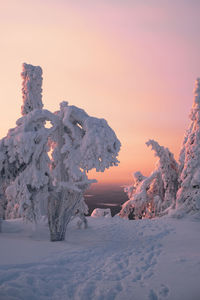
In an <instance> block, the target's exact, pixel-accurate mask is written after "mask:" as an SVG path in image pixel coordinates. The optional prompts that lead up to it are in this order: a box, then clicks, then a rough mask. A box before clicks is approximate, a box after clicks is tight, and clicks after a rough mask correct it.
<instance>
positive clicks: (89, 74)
mask: <svg viewBox="0 0 200 300" xmlns="http://www.w3.org/2000/svg"><path fill="white" fill-rule="evenodd" d="M180 8H181V9H180ZM199 9H200V3H197V1H193V0H191V2H190V3H186V1H181V0H178V1H176V3H169V2H168V1H164V2H162V3H160V2H159V1H155V2H152V3H149V4H147V3H146V1H143V0H142V1H139V2H138V3H137V4H136V2H134V1H126V3H125V2H124V1H122V0H120V1H116V2H115V1H111V0H109V1H105V0H102V1H101V2H99V1H97V0H94V1H90V0H86V1H84V4H83V3H82V2H81V1H79V0H78V1H77V2H73V3H72V2H71V3H68V1H64V0H58V1H51V0H46V1H44V2H42V1H39V0H35V1H25V0H13V1H1V3H0V34H1V40H0V46H1V71H0V85H1V88H0V104H1V106H0V108H1V110H0V119H1V127H0V136H1V137H3V136H5V135H6V134H7V131H8V129H9V128H12V127H14V126H15V121H16V120H17V119H18V118H19V117H20V108H21V104H22V100H21V78H20V72H21V65H22V63H23V62H27V63H31V64H33V65H40V66H41V67H42V69H43V102H44V107H45V108H47V109H49V110H51V111H56V110H57V109H58V108H59V103H60V102H61V101H63V100H65V101H68V102H69V104H70V105H76V106H78V107H81V108H83V109H84V110H85V111H86V112H87V113H88V114H89V115H91V116H95V117H99V118H105V119H106V120H107V121H108V124H109V125H110V126H111V127H112V128H113V129H114V131H115V132H116V135H117V136H118V138H119V140H120V141H121V143H122V148H121V152H120V155H119V160H120V164H119V166H118V167H113V168H110V169H109V170H106V171H105V172H104V173H103V174H101V173H99V174H98V173H97V174H96V173H95V172H94V171H92V172H90V173H89V177H91V178H96V179H97V180H98V181H99V183H103V182H105V183H120V184H126V183H127V184H129V183H130V182H131V181H132V175H131V174H132V173H133V172H136V171H138V170H140V171H141V172H142V173H144V175H148V174H149V173H151V172H152V171H153V170H154V166H155V163H156V160H157V159H156V158H155V157H154V156H153V152H152V151H151V150H150V149H148V148H147V147H146V145H145V142H146V141H147V140H148V139H155V140H157V141H158V142H159V144H160V145H163V146H165V147H168V148H169V149H170V150H171V151H172V152H173V153H174V155H175V157H176V159H178V155H179V151H180V147H181V144H182V141H183V136H184V131H185V129H186V128H187V125H188V122H189V121H188V114H189V111H190V108H191V106H192V99H193V95H192V90H193V83H194V81H195V79H196V77H198V76H200V60H199V53H200V41H199V32H198V31H199V30H198V28H200V19H199V17H198V12H199ZM175 12H176V13H175Z"/></svg>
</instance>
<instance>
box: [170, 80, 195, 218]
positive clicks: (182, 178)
mask: <svg viewBox="0 0 200 300" xmlns="http://www.w3.org/2000/svg"><path fill="white" fill-rule="evenodd" d="M190 119H191V122H190V125H189V128H188V130H187V131H186V134H185V137H184V141H183V146H182V149H181V152H180V157H179V161H180V168H179V184H180V187H179V190H178V193H177V202H176V213H175V214H174V215H175V216H179V217H181V216H183V215H185V214H199V213H200V79H197V80H196V83H195V89H194V102H193V106H192V110H191V113H190Z"/></svg>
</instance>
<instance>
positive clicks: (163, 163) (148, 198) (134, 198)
mask: <svg viewBox="0 0 200 300" xmlns="http://www.w3.org/2000/svg"><path fill="white" fill-rule="evenodd" d="M146 144H147V146H151V147H152V150H154V151H155V156H157V157H158V158H159V160H158V162H157V164H156V170H155V171H154V172H153V173H152V174H151V175H150V176H149V177H145V176H143V175H142V174H141V173H140V172H136V173H134V174H133V178H134V182H133V185H131V186H128V187H125V189H124V191H125V192H126V193H127V195H128V197H129V200H128V201H126V202H125V203H124V204H123V205H122V209H121V211H120V213H119V215H120V216H121V217H122V218H127V219H142V218H153V217H155V216H160V215H163V214H165V213H167V210H168V209H169V208H174V206H175V201H176V192H177V188H178V164H177V163H176V161H175V159H174V156H173V154H172V153H171V152H170V151H169V150H168V148H164V147H162V146H160V145H159V144H158V143H157V142H156V141H154V140H149V141H148V142H147V143H146Z"/></svg>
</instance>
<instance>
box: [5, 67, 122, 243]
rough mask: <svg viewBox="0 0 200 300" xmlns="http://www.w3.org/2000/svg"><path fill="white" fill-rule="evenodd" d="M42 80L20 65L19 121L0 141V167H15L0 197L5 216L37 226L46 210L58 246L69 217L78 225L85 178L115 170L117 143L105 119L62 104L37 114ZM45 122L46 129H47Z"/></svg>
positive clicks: (38, 70)
mask: <svg viewBox="0 0 200 300" xmlns="http://www.w3.org/2000/svg"><path fill="white" fill-rule="evenodd" d="M41 74H42V70H41V68H40V67H34V66H31V65H27V64H24V65H23V72H22V77H23V89H22V93H23V101H24V104H23V106H22V115H23V116H22V117H21V118H20V119H19V120H18V121H17V122H16V124H17V126H16V128H14V129H11V130H10V131H9V132H8V135H7V136H6V137H5V138H4V139H3V140H2V141H1V143H3V144H2V145H3V146H2V147H4V148H5V149H4V148H3V149H4V151H2V157H0V163H1V161H3V160H5V157H6V162H7V164H9V166H10V165H12V164H13V165H14V166H15V168H13V172H14V171H15V173H14V175H13V177H12V178H10V181H9V183H10V184H9V186H7V187H6V190H5V193H4V194H5V195H6V196H7V200H8V205H7V210H8V213H9V215H10V216H12V214H14V215H16V214H18V215H21V216H23V217H24V218H25V219H26V220H29V221H34V222H37V220H38V219H39V218H40V215H41V213H42V212H44V211H45V210H46V212H47V214H48V220H49V229H50V236H51V240H52V241H57V240H63V239H64V238H65V231H66V227H67V224H68V223H69V221H70V220H71V218H72V216H73V215H75V214H77V213H78V214H79V216H80V217H81V218H82V220H83V215H84V212H85V209H86V205H85V203H84V197H83V195H84V192H85V190H86V189H87V188H88V187H89V186H90V184H91V183H92V182H94V180H89V179H88V177H87V172H88V171H89V170H91V169H94V168H95V169H96V170H97V171H101V172H103V171H104V170H105V169H106V168H109V167H110V166H113V165H117V164H118V160H117V155H118V152H119V150H120V142H119V140H118V139H117V137H116V135H115V133H114V131H113V130H112V129H111V128H110V127H109V125H108V124H107V122H106V121H105V120H104V119H98V118H94V117H90V116H89V115H88V114H87V113H86V112H85V111H84V110H83V109H80V108H78V107H75V106H69V105H68V103H67V102H62V103H61V104H60V110H59V111H57V112H55V113H52V112H50V111H48V110H44V109H42V107H43V104H42V100H41V91H42V88H41V84H42V77H41ZM46 121H50V123H51V126H50V127H48V128H47V127H45V122H46ZM0 146H1V144H0ZM49 151H50V153H51V154H50V158H49ZM5 154H6V156H5ZM0 167H1V164H0ZM8 169H9V168H8ZM2 174H3V173H2ZM2 174H1V180H2ZM47 199H48V204H47ZM14 215H13V216H14ZM83 221H84V220H83Z"/></svg>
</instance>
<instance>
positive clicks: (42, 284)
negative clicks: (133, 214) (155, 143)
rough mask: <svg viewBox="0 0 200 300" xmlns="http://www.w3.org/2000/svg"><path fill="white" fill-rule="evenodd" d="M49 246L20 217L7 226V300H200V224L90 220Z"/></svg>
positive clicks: (1, 281)
mask: <svg viewBox="0 0 200 300" xmlns="http://www.w3.org/2000/svg"><path fill="white" fill-rule="evenodd" d="M87 219H88V225H89V227H88V229H86V230H84V229H77V226H76V222H77V221H76V219H74V220H73V222H71V223H70V224H69V228H68V230H67V233H66V241H63V242H55V243H52V242H50V241H49V236H48V227H47V225H46V224H45V223H44V224H40V225H38V228H36V230H35V231H33V230H32V229H31V225H29V224H24V223H23V222H22V220H21V219H16V220H8V221H3V226H2V233H1V234H0V299H2V300H27V299H31V300H46V299H51V300H57V299H59V300H66V299H74V300H90V299H94V300H96V299H98V300H102V299H104V300H111V299H117V300H121V299H126V300H129V299H131V300H145V299H147V300H161V299H170V300H172V299H173V300H180V299H181V300H188V299H192V300H198V299H199V298H200V285H199V279H200V251H199V249H200V236H199V232H200V222H197V221H195V220H192V219H188V218H184V219H181V220H178V219H173V218H170V217H163V218H159V219H158V218H155V219H151V220H150V219H143V220H136V221H129V220H124V219H121V218H119V217H118V216H115V217H114V218H92V217H88V218H87Z"/></svg>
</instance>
